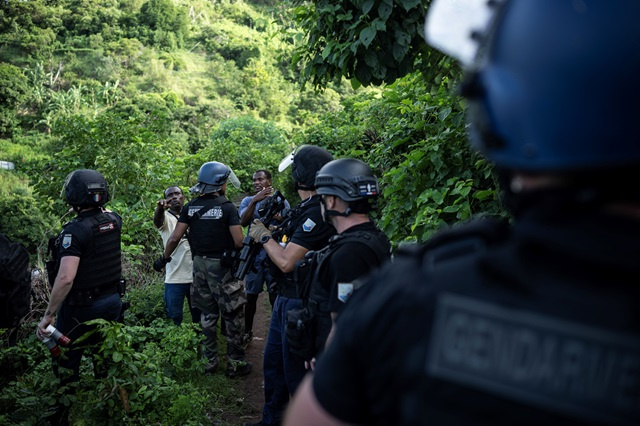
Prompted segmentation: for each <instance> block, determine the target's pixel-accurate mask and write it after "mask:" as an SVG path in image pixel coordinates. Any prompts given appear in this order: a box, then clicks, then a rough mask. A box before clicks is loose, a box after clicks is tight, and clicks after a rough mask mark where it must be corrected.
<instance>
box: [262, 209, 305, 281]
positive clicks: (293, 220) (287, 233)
mask: <svg viewBox="0 0 640 426" xmlns="http://www.w3.org/2000/svg"><path fill="white" fill-rule="evenodd" d="M300 211H301V208H300V206H297V207H295V208H293V209H291V210H289V211H288V212H287V214H286V215H285V217H284V218H283V220H282V222H281V223H280V225H279V226H278V228H277V229H276V230H275V231H273V232H272V234H271V235H272V237H273V239H274V240H275V241H276V242H278V243H281V242H284V241H288V239H289V238H291V236H292V235H293V233H294V231H295V228H296V225H297V223H298V218H299V217H300ZM265 261H266V264H267V267H268V268H269V274H270V275H271V276H272V277H273V279H274V280H275V282H276V285H277V287H278V289H284V288H289V287H292V286H294V285H295V279H294V275H293V273H292V272H287V273H284V272H282V270H281V269H280V268H278V267H277V266H276V264H275V263H273V261H272V260H271V258H270V257H269V256H267V257H266V259H265Z"/></svg>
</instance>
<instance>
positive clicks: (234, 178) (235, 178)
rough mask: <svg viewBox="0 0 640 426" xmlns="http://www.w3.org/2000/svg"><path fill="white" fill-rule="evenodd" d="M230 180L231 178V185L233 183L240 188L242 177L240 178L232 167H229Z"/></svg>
mask: <svg viewBox="0 0 640 426" xmlns="http://www.w3.org/2000/svg"><path fill="white" fill-rule="evenodd" d="M228 180H229V182H231V185H233V186H234V187H236V188H240V179H238V176H236V174H235V173H234V172H233V170H231V167H229V177H228Z"/></svg>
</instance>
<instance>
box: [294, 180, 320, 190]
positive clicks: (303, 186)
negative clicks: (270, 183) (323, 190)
mask: <svg viewBox="0 0 640 426" xmlns="http://www.w3.org/2000/svg"><path fill="white" fill-rule="evenodd" d="M293 189H294V191H299V190H302V191H315V190H316V187H315V186H306V185H301V184H299V183H298V182H294V183H293Z"/></svg>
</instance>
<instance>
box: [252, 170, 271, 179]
mask: <svg viewBox="0 0 640 426" xmlns="http://www.w3.org/2000/svg"><path fill="white" fill-rule="evenodd" d="M260 172H262V173H264V175H265V176H266V177H267V179H269V180H271V172H270V171H269V170H265V169H259V170H256V171H255V173H254V175H255V174H256V173H260Z"/></svg>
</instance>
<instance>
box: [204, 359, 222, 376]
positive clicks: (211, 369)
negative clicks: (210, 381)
mask: <svg viewBox="0 0 640 426" xmlns="http://www.w3.org/2000/svg"><path fill="white" fill-rule="evenodd" d="M219 363H220V361H219V360H218V358H215V359H212V360H211V361H209V362H208V363H207V364H206V365H205V366H204V374H206V375H211V374H213V373H215V372H216V370H217V369H218V364H219Z"/></svg>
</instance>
